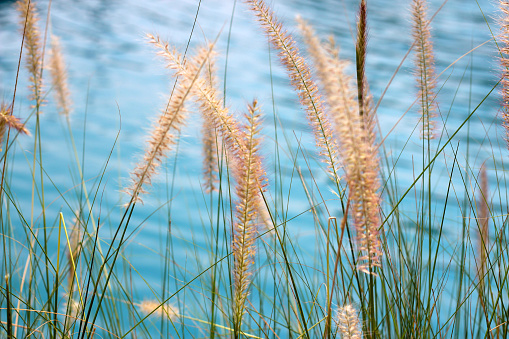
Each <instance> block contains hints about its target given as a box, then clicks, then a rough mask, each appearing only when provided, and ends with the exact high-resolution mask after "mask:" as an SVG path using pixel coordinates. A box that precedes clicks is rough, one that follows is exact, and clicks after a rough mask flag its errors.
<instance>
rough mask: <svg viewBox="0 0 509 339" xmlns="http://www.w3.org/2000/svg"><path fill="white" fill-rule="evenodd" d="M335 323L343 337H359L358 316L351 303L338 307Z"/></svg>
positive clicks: (355, 338)
mask: <svg viewBox="0 0 509 339" xmlns="http://www.w3.org/2000/svg"><path fill="white" fill-rule="evenodd" d="M335 321H336V324H337V326H338V329H339V332H340V333H341V334H342V336H343V338H344V339H361V338H362V331H361V329H360V326H359V325H360V324H359V316H358V315H357V311H356V310H355V308H353V306H352V305H350V304H347V305H345V306H343V307H341V308H339V309H338V312H337V314H336V319H335Z"/></svg>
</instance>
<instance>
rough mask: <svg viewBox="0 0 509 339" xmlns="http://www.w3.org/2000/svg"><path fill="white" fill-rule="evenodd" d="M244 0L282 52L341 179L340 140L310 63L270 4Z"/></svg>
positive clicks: (328, 160)
mask: <svg viewBox="0 0 509 339" xmlns="http://www.w3.org/2000/svg"><path fill="white" fill-rule="evenodd" d="M244 1H245V2H246V3H247V4H248V5H249V6H250V7H251V10H252V11H253V12H254V14H255V16H256V17H257V18H258V21H259V22H260V24H261V26H262V28H263V30H264V31H265V34H266V35H267V36H268V38H269V39H270V41H271V43H272V45H273V47H274V48H275V49H276V50H277V51H278V52H279V53H278V55H279V59H280V61H281V63H282V64H283V66H284V67H285V68H286V71H287V73H288V76H289V78H290V83H291V85H292V86H293V88H294V90H295V91H296V92H297V94H298V96H299V99H300V103H301V104H302V106H303V107H304V109H305V111H306V113H307V119H308V121H309V124H310V125H311V127H312V130H313V132H314V136H315V141H316V145H317V147H318V148H319V149H320V150H321V151H320V155H322V156H324V161H325V162H326V163H327V165H328V167H329V171H330V173H331V174H332V177H333V179H334V180H339V178H338V175H337V171H338V169H339V165H338V155H337V152H338V151H337V144H336V141H335V139H334V138H333V136H332V128H331V126H330V122H329V120H328V118H327V116H326V115H325V113H324V108H323V102H322V99H321V97H320V94H319V93H318V87H317V86H316V84H315V82H314V81H313V80H312V78H311V70H310V68H309V66H308V65H307V63H306V61H305V60H304V58H303V57H302V56H301V55H300V52H299V48H298V47H297V44H296V43H295V40H294V39H293V37H292V36H291V35H290V34H289V33H288V32H286V31H285V30H284V29H283V24H282V23H281V22H280V21H279V20H278V18H277V17H276V16H275V14H274V13H273V12H272V10H271V9H270V8H269V6H267V5H266V4H265V2H264V1H263V0H244Z"/></svg>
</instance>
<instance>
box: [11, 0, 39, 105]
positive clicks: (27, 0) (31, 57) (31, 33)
mask: <svg viewBox="0 0 509 339" xmlns="http://www.w3.org/2000/svg"><path fill="white" fill-rule="evenodd" d="M16 10H17V11H18V13H19V20H20V25H21V28H22V29H21V32H22V33H23V35H24V46H25V59H26V67H27V70H28V72H29V74H30V89H31V91H32V94H31V96H30V100H34V101H35V107H37V108H39V107H40V106H41V105H42V103H43V94H42V52H41V37H40V33H39V29H38V27H37V23H38V21H39V18H38V14H37V10H36V7H35V1H33V0H32V1H31V0H18V1H17V2H16Z"/></svg>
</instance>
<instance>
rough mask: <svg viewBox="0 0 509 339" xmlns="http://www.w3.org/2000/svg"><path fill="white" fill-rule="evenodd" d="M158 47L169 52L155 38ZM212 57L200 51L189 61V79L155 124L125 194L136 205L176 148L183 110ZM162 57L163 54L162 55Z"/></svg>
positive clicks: (181, 82) (181, 79)
mask: <svg viewBox="0 0 509 339" xmlns="http://www.w3.org/2000/svg"><path fill="white" fill-rule="evenodd" d="M150 42H151V43H153V44H154V45H155V46H156V47H159V48H163V50H164V48H167V45H166V46H163V45H162V42H161V41H160V40H159V39H158V38H155V37H153V39H151V40H150ZM210 53H211V48H210V49H205V48H201V49H200V50H199V51H198V52H197V53H196V56H195V57H193V58H191V60H189V63H188V64H189V66H188V68H187V70H188V72H189V73H188V75H189V76H187V77H186V76H182V77H179V81H178V83H177V85H176V87H175V89H174V91H173V94H172V95H171V98H170V100H169V103H168V105H167V107H166V109H165V110H164V112H163V113H162V114H161V116H160V117H159V118H158V120H157V122H156V123H155V124H154V126H153V129H152V133H151V134H150V136H149V140H148V144H147V147H146V150H145V154H144V156H143V159H142V161H140V163H139V164H138V165H137V166H136V168H135V169H134V170H133V172H132V174H131V182H132V183H131V185H130V186H129V187H128V188H127V189H126V190H125V191H126V192H127V193H128V194H129V195H130V196H132V197H133V199H134V201H138V200H140V198H139V195H140V194H143V193H146V192H147V191H146V189H145V188H144V187H145V186H146V185H150V184H151V181H152V177H153V176H154V175H155V174H156V170H157V167H159V165H160V164H161V161H162V159H163V158H164V157H166V153H167V152H168V150H170V149H171V147H172V146H173V145H174V144H175V138H176V133H177V132H178V131H179V130H180V128H181V127H182V125H183V124H184V121H185V118H186V116H187V110H186V109H185V107H184V104H185V102H186V100H188V99H189V97H190V93H191V89H192V87H193V85H194V83H195V81H196V80H197V79H198V76H199V74H200V71H201V70H202V68H203V66H204V65H205V64H206V62H207V59H208V58H209V56H210ZM159 54H161V53H159ZM174 56H175V57H176V58H177V60H179V58H180V55H179V54H178V53H177V52H175V53H174ZM167 66H168V67H169V68H174V67H173V64H172V63H168V65H167ZM176 74H177V75H180V70H178V69H177V73H176Z"/></svg>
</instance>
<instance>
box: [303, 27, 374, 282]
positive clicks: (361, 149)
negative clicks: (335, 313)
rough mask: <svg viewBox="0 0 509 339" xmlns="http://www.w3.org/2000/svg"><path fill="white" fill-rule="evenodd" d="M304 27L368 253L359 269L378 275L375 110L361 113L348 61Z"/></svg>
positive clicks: (359, 232) (359, 233) (360, 241)
mask: <svg viewBox="0 0 509 339" xmlns="http://www.w3.org/2000/svg"><path fill="white" fill-rule="evenodd" d="M300 27H301V30H302V32H303V35H304V40H305V42H306V43H307V45H308V47H309V51H310V54H311V56H312V57H313V60H314V62H315V65H316V69H317V76H318V78H319V79H320V81H321V83H322V85H323V88H324V92H325V97H326V98H327V102H328V104H329V107H330V110H331V115H332V116H333V117H334V121H335V127H336V134H337V136H338V140H339V145H340V148H339V151H340V155H341V163H342V165H343V168H344V171H345V179H346V182H347V185H348V190H349V193H348V194H349V198H350V201H351V206H352V209H353V211H352V216H353V223H354V226H355V228H356V230H357V239H358V246H359V249H360V250H361V251H363V252H364V255H363V256H361V257H360V258H359V261H360V263H359V264H358V269H359V270H361V271H363V272H366V273H373V274H374V272H373V271H372V270H371V269H370V267H372V266H380V257H381V255H382V250H381V243H380V237H379V231H378V228H379V227H380V225H381V221H380V212H379V209H380V196H379V193H378V191H379V188H380V181H379V177H378V175H379V170H380V164H379V160H378V156H377V147H376V145H375V144H374V132H373V130H372V124H371V123H368V122H369V121H372V120H373V119H372V117H371V115H372V113H371V112H370V111H366V112H365V113H364V115H363V116H361V115H360V114H359V111H358V106H357V105H356V102H355V90H354V88H353V79H352V78H351V77H349V76H348V75H346V73H345V68H346V67H347V65H348V63H347V62H346V61H343V60H340V59H339V58H338V57H337V56H338V53H337V51H329V52H327V50H326V49H325V48H324V47H323V46H322V45H321V44H320V41H319V40H318V38H316V36H315V34H314V32H313V30H312V29H311V27H309V25H307V24H306V23H305V22H303V21H302V20H301V22H300ZM327 49H329V48H327ZM362 107H365V108H369V107H370V106H362Z"/></svg>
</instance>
